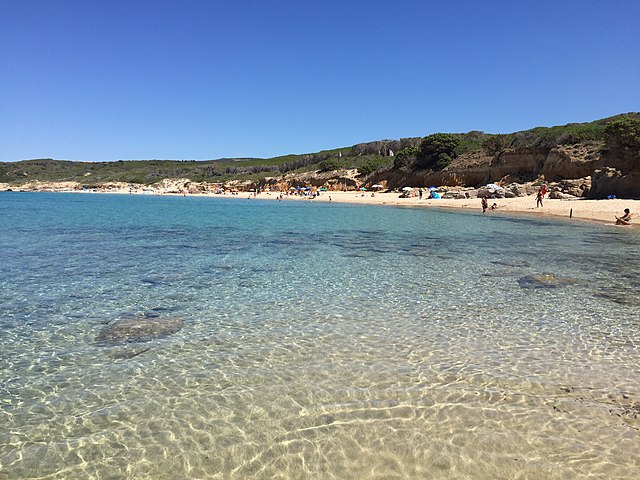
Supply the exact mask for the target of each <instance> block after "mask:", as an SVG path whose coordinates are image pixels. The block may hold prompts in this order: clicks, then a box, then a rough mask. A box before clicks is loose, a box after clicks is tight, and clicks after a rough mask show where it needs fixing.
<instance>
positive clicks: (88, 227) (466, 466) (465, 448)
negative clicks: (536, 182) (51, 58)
mask: <svg viewBox="0 0 640 480" xmlns="http://www.w3.org/2000/svg"><path fill="white" fill-rule="evenodd" d="M0 219H1V227H2V228H1V229H0V253H1V258H2V262H1V264H0V331H1V332H2V347H1V350H0V479H2V478H9V479H13V478H46V479H69V478H101V479H102V478H109V479H118V478H123V479H124V478H127V479H128V478H166V479H175V478H296V479H297V478H321V479H324V478H354V479H366V478H451V479H454V478H455V479H459V478H473V479H484V478H486V479H490V478H491V479H494V478H567V479H569V478H571V479H573V478H584V477H586V476H588V475H591V476H592V477H593V478H637V477H638V476H639V475H640V454H639V453H638V445H640V418H639V417H640V357H639V355H638V353H639V351H640V314H639V311H640V309H639V307H640V299H639V297H638V291H640V258H639V257H638V252H639V251H640V237H639V236H638V235H637V232H633V231H628V230H625V229H621V228H613V227H608V226H598V225H587V224H579V223H574V224H569V223H562V222H554V221H541V220H530V219H526V220H522V219H517V218H513V217H507V216H504V215H491V216H488V215H485V216H483V215H482V214H471V213H467V214H463V213H449V212H443V211H435V210H429V209H406V208H404V209H403V208H392V207H367V206H356V205H344V204H326V203H322V204H313V203H312V202H275V201H257V200H253V199H252V200H247V199H238V198H235V199H230V198H214V199H212V198H182V197H147V196H116V195H113V196H111V195H79V194H21V193H2V194H0ZM544 272H552V273H555V274H557V275H561V276H564V277H570V278H571V279H573V280H575V283H572V284H569V285H567V286H564V287H563V288H556V289H525V288H521V287H520V286H519V284H518V279H520V278H522V277H524V276H526V275H530V274H540V273H544ZM131 317H133V318H139V319H140V320H141V321H143V320H145V319H149V318H156V319H168V318H170V319H180V320H183V321H184V326H183V328H182V329H181V330H180V331H179V332H177V333H175V334H173V335H169V336H166V337H162V338H157V339H154V340H151V341H148V342H143V343H125V344H114V345H112V344H108V343H105V342H101V341H98V340H97V337H98V336H99V335H100V333H101V332H102V331H103V330H104V329H105V327H106V326H108V325H109V324H111V323H112V322H114V321H116V320H118V319H123V318H131Z"/></svg>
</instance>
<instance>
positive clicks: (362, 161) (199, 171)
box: [0, 113, 640, 186]
mask: <svg viewBox="0 0 640 480" xmlns="http://www.w3.org/2000/svg"><path fill="white" fill-rule="evenodd" d="M580 144H588V145H589V146H590V147H589V148H590V150H589V152H590V154H591V155H595V154H596V153H598V154H606V155H609V156H614V157H619V158H622V159H623V160H624V162H626V163H625V165H627V166H629V165H631V166H632V167H633V166H635V167H636V168H637V167H638V166H639V162H640V160H638V159H639V158H640V113H628V114H622V115H617V116H615V117H609V118H605V119H601V120H596V121H593V122H587V123H571V124H567V125H563V126H553V127H537V128H532V129H530V130H525V131H520V132H514V133H509V134H488V133H484V132H481V131H471V132H468V133H435V134H432V135H428V136H426V137H424V138H421V137H414V138H401V139H399V140H379V141H374V142H368V143H359V144H356V145H353V146H350V147H342V148H336V149H331V150H323V151H320V152H316V153H307V154H291V155H284V156H279V157H274V158H222V159H217V160H206V161H195V160H127V161H123V160H118V161H113V162H83V161H65V160H54V159H51V158H44V159H33V160H23V161H17V162H4V163H0V182H3V183H12V184H23V183H27V182H32V181H36V180H37V181H57V182H60V181H72V182H79V183H81V184H83V185H86V186H93V185H98V184H102V183H107V182H125V183H132V184H143V185H150V184H153V183H156V182H159V181H161V180H163V179H166V178H189V179H190V180H191V181H193V182H212V183H215V182H227V181H230V180H237V181H243V182H247V181H249V182H258V181H260V180H261V179H263V178H265V177H275V176H280V175H285V174H291V173H303V172H318V171H319V172H328V171H334V170H348V169H351V170H357V172H358V175H359V176H361V177H372V178H374V177H375V178H378V179H384V178H385V177H389V178H391V177H393V176H394V175H395V176H396V177H398V175H399V174H400V173H402V172H405V174H404V175H405V177H402V176H400V177H398V178H408V177H406V175H408V174H409V173H415V172H423V171H433V172H440V171H443V170H445V171H446V170H447V169H450V168H453V166H455V164H456V162H457V164H458V169H460V168H465V166H464V162H463V160H464V159H466V158H472V157H474V156H476V157H477V156H484V157H485V158H489V159H494V161H495V160H498V159H502V161H506V162H507V163H508V162H514V161H517V159H516V160H514V158H515V157H514V155H525V154H526V155H530V154H541V155H547V154H549V152H551V151H552V150H554V149H558V148H561V147H563V146H568V145H580ZM454 160H455V161H456V162H454ZM533 173H535V172H533ZM443 178H444V177H443Z"/></svg>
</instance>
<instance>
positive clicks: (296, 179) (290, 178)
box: [255, 169, 375, 191]
mask: <svg viewBox="0 0 640 480" xmlns="http://www.w3.org/2000/svg"><path fill="white" fill-rule="evenodd" d="M374 183H375V182H374ZM362 184H363V179H360V178H358V170H357V169H349V170H346V169H345V170H331V171H326V172H322V171H314V172H303V173H288V174H286V175H282V176H279V177H265V178H263V179H262V180H260V181H259V182H258V183H257V184H256V185H255V187H256V188H259V189H263V190H269V189H271V188H273V189H275V190H278V191H286V190H288V189H290V188H291V187H294V188H295V187H316V188H320V187H324V188H326V189H327V190H334V191H337V190H345V189H346V190H356V189H357V188H359V187H360V186H361V185H362Z"/></svg>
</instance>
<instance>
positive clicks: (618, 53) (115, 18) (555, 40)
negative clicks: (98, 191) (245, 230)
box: [0, 0, 640, 161]
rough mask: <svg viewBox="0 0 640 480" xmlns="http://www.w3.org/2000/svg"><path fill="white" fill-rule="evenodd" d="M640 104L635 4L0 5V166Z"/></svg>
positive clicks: (241, 151) (289, 147)
mask: <svg viewBox="0 0 640 480" xmlns="http://www.w3.org/2000/svg"><path fill="white" fill-rule="evenodd" d="M638 110H640V2H639V1H636V0H601V1H596V0H553V1H547V0H538V1H535V2H533V1H517V0H505V1H497V0H487V1H478V0H469V1H456V0H448V1H426V0H423V1H402V0H400V1H380V0H369V1H359V0H358V1H349V0H342V1H334V0H324V1H317V0H314V1H308V0H292V1H277V0H275V1H267V0H265V1H257V0H254V1H247V0H235V1H232V0H229V1H224V0H217V1H216V0H175V1H170V0H153V1H141V0H109V1H106V0H105V1H98V0H0V161H14V160H21V159H28V158H41V157H52V158H57V159H69V160H88V161H103V160H117V159H152V158H157V159H212V158H219V157H232V156H237V157H241V156H259V157H271V156H276V155H282V154H287V153H305V152H314V151H318V150H321V149H327V148H335V147H341V146H348V145H353V144H355V143H359V142H365V141H373V140H380V139H393V138H400V137H412V136H425V135H428V134H430V133H435V132H466V131H469V130H483V131H486V132H490V133H499V132H500V133H506V132H512V131H517V130H522V129H527V128H531V127H535V126H551V125H559V124H565V123H568V122H580V121H590V120H595V119H597V118H602V117H606V116H610V115H614V114H617V113H623V112H628V111H638Z"/></svg>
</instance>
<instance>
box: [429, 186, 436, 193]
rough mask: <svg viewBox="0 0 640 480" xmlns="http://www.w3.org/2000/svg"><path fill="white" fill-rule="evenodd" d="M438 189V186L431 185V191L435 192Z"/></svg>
mask: <svg viewBox="0 0 640 480" xmlns="http://www.w3.org/2000/svg"><path fill="white" fill-rule="evenodd" d="M436 190H438V188H437V187H429V191H431V192H434V191H436Z"/></svg>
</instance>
